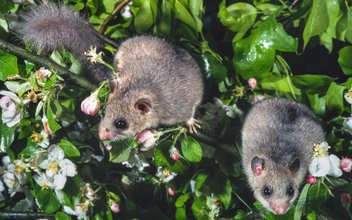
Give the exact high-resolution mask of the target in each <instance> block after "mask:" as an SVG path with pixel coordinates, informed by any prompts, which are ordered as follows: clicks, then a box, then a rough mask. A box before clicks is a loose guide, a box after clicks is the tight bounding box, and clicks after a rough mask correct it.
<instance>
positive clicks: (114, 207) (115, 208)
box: [110, 203, 120, 213]
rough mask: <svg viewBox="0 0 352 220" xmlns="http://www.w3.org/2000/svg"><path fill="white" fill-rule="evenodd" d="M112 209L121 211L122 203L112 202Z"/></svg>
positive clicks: (117, 211)
mask: <svg viewBox="0 0 352 220" xmlns="http://www.w3.org/2000/svg"><path fill="white" fill-rule="evenodd" d="M110 209H111V211H112V212H114V213H119V212H120V205H119V204H118V203H112V204H111V206H110Z"/></svg>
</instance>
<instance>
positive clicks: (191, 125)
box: [187, 118, 201, 134]
mask: <svg viewBox="0 0 352 220" xmlns="http://www.w3.org/2000/svg"><path fill="white" fill-rule="evenodd" d="M200 123H201V122H200V121H198V120H196V119H194V118H191V119H189V120H188V121H187V125H188V132H189V133H191V134H196V133H197V128H200V125H199V124H200Z"/></svg>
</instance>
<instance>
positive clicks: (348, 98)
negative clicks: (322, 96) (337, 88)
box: [344, 89, 352, 105]
mask: <svg viewBox="0 0 352 220" xmlns="http://www.w3.org/2000/svg"><path fill="white" fill-rule="evenodd" d="M344 97H345V99H346V101H347V102H348V103H350V104H351V105H352V89H350V90H348V92H347V93H345V95H344Z"/></svg>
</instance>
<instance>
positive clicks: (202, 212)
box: [191, 197, 209, 220]
mask: <svg viewBox="0 0 352 220" xmlns="http://www.w3.org/2000/svg"><path fill="white" fill-rule="evenodd" d="M191 208H192V212H193V214H194V216H195V217H196V218H197V219H201V220H202V219H204V220H208V219H209V216H208V215H207V213H208V212H209V210H207V204H206V203H205V202H203V201H202V200H200V199H198V198H197V197H194V202H193V204H192V206H191Z"/></svg>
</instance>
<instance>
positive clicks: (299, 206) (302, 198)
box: [294, 184, 310, 220]
mask: <svg viewBox="0 0 352 220" xmlns="http://www.w3.org/2000/svg"><path fill="white" fill-rule="evenodd" d="M309 186H310V184H306V185H305V186H304V187H303V189H302V191H301V194H300V196H299V199H298V201H297V206H296V209H295V214H294V219H295V220H300V219H301V217H302V213H303V208H304V205H305V203H306V200H307V195H308V190H309Z"/></svg>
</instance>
